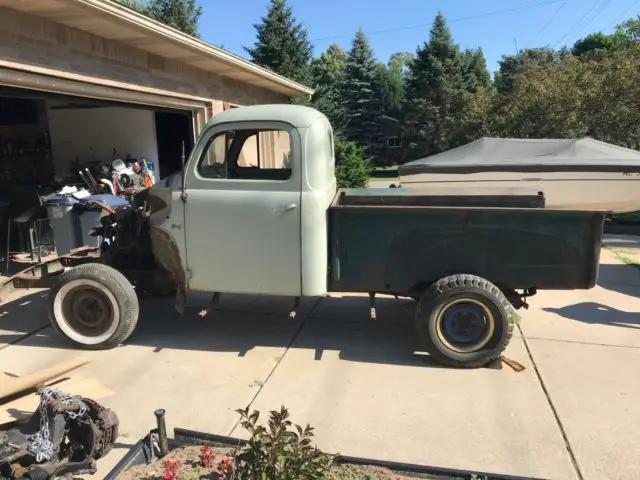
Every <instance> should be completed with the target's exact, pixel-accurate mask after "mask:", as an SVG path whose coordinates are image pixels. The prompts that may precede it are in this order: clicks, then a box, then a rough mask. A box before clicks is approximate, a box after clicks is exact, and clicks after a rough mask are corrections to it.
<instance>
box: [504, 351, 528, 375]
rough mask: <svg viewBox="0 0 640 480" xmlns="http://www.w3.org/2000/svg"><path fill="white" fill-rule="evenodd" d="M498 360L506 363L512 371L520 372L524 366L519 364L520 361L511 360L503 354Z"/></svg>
mask: <svg viewBox="0 0 640 480" xmlns="http://www.w3.org/2000/svg"><path fill="white" fill-rule="evenodd" d="M500 361H502V363H504V364H506V365H508V366H509V367H511V368H512V369H513V371H514V372H517V373H519V372H521V371H523V370H524V366H523V365H521V364H520V363H518V362H516V361H515V360H512V359H510V358H507V357H505V356H504V355H500Z"/></svg>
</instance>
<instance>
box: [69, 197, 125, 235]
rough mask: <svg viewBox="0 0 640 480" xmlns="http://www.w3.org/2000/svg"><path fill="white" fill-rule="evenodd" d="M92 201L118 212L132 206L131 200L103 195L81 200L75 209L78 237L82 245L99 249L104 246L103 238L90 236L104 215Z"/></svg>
mask: <svg viewBox="0 0 640 480" xmlns="http://www.w3.org/2000/svg"><path fill="white" fill-rule="evenodd" d="M91 200H94V201H96V200H97V201H99V202H102V203H104V204H105V205H107V206H109V207H111V208H113V209H115V210H117V209H119V208H123V207H127V206H129V205H130V203H129V200H127V199H126V198H123V197H118V196H116V195H110V194H101V195H91V196H89V197H86V198H83V199H82V200H80V201H79V202H78V203H77V204H76V205H75V207H74V210H75V211H76V214H77V218H78V236H79V238H80V242H81V245H83V246H88V247H99V246H100V245H101V244H102V237H100V236H95V237H92V236H91V235H89V231H90V230H91V229H92V228H96V227H99V226H100V215H101V213H102V211H101V209H100V207H98V206H97V205H92V204H90V203H89V202H90V201H91Z"/></svg>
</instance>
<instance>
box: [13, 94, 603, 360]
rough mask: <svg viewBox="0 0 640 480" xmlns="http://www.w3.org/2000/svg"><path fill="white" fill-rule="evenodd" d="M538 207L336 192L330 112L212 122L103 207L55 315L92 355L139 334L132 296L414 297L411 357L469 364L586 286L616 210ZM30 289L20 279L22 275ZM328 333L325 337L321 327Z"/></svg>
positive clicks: (275, 108) (492, 355)
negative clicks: (524, 319)
mask: <svg viewBox="0 0 640 480" xmlns="http://www.w3.org/2000/svg"><path fill="white" fill-rule="evenodd" d="M543 203H544V198H543V197H542V196H533V197H526V196H523V197H502V198H500V197H491V196H457V197H456V196H449V197H447V196H430V195H428V193H427V192H419V191H418V192H416V191H414V190H412V191H407V190H404V189H401V188H400V189H386V188H385V189H353V190H349V189H347V190H343V189H339V190H337V188H336V178H335V162H334V137H333V132H332V128H331V125H330V123H329V121H328V120H327V118H326V117H325V116H324V115H322V114H321V113H320V112H318V111H316V110H313V109H311V108H307V107H302V106H294V105H265V106H253V107H244V108H239V109H234V110H230V111H226V112H224V113H220V114H218V115H216V116H215V117H214V118H213V119H212V120H211V121H210V123H209V124H208V125H207V126H206V127H205V128H204V129H203V131H202V132H201V134H200V137H199V140H198V142H197V144H196V146H195V148H194V149H193V151H192V152H191V154H190V155H189V158H188V161H186V163H185V165H184V168H183V170H182V172H181V174H180V175H179V176H178V177H176V176H174V177H169V178H168V179H166V180H164V181H162V182H160V183H159V184H157V185H155V186H154V187H153V188H151V189H148V190H145V191H143V192H141V193H140V194H138V195H136V196H135V199H134V206H133V207H132V208H130V209H125V210H122V211H117V212H116V211H111V210H110V209H108V208H107V209H106V211H105V213H104V217H103V219H102V227H101V228H99V229H98V230H97V231H96V232H94V233H96V234H100V235H102V236H103V237H104V239H105V241H104V243H103V246H102V248H101V249H100V250H99V251H98V252H96V253H94V254H92V255H80V254H78V253H76V254H74V255H71V256H70V258H71V259H72V260H69V258H66V259H63V260H64V262H63V263H64V265H65V266H66V268H65V269H64V271H63V272H62V273H61V274H59V275H57V276H56V277H55V282H54V283H53V286H52V290H51V293H50V295H49V297H50V319H51V323H52V324H53V327H54V328H55V330H56V331H57V332H58V333H60V334H61V335H63V336H65V337H67V338H68V339H70V340H71V341H72V342H74V343H75V344H77V345H80V346H83V347H86V348H93V349H99V348H110V347H114V346H116V345H118V344H120V343H122V342H124V341H125V340H126V339H127V337H129V335H131V333H132V332H133V330H134V328H135V326H136V323H137V321H138V315H139V303H138V297H137V292H141V291H144V290H147V291H152V290H155V291H159V290H160V291H164V292H165V293H168V292H173V293H175V294H176V298H177V300H176V302H177V303H176V307H177V309H178V310H179V311H184V301H185V295H186V292H188V291H204V292H211V293H212V294H213V298H212V304H215V302H216V300H217V298H218V297H219V295H220V294H221V293H250V294H263V295H286V296H291V297H293V298H292V300H294V308H295V305H296V300H297V299H299V298H300V297H302V296H322V295H325V294H326V293H327V292H365V293H368V294H369V295H370V296H371V298H372V301H373V298H374V296H375V294H376V293H384V294H392V295H396V296H404V297H412V298H415V299H416V300H417V302H416V309H415V329H416V339H417V342H416V343H417V345H416V350H421V351H426V352H427V353H429V354H430V355H431V356H433V357H434V358H435V359H436V360H438V361H440V362H442V363H445V364H448V365H452V366H460V367H476V366H481V365H484V364H486V363H488V362H490V361H492V360H494V359H496V358H498V357H499V355H500V354H501V353H502V351H503V350H504V349H505V348H506V346H507V344H508V343H509V340H510V339H511V336H512V334H513V329H514V322H515V318H516V314H515V309H517V308H520V307H523V306H526V298H527V297H528V296H530V295H532V294H534V293H535V292H536V289H588V288H591V287H593V286H594V285H595V283H596V279H597V273H598V264H599V255H600V246H601V239H602V227H603V221H604V218H605V213H606V212H599V211H567V210H551V209H546V208H544V205H543ZM23 278H24V276H23ZM327 328H330V327H327Z"/></svg>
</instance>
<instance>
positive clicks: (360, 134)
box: [342, 30, 384, 164]
mask: <svg viewBox="0 0 640 480" xmlns="http://www.w3.org/2000/svg"><path fill="white" fill-rule="evenodd" d="M377 65H378V64H377V61H376V59H375V57H374V55H373V50H371V47H370V46H369V42H368V40H367V37H366V36H365V34H364V32H363V31H362V30H359V31H358V32H357V33H356V36H355V38H354V40H353V43H352V45H351V49H350V50H349V53H348V54H347V63H346V65H345V74H344V83H343V85H342V105H343V106H344V109H345V115H346V121H345V137H346V138H347V140H349V141H351V142H353V143H355V144H356V145H360V146H362V147H365V151H366V154H367V155H368V156H370V157H372V158H373V162H374V164H378V163H380V162H382V160H383V159H382V158H380V157H381V152H382V149H383V146H384V145H383V140H382V131H381V116H382V113H383V111H382V88H381V86H380V76H379V73H378V66H377Z"/></svg>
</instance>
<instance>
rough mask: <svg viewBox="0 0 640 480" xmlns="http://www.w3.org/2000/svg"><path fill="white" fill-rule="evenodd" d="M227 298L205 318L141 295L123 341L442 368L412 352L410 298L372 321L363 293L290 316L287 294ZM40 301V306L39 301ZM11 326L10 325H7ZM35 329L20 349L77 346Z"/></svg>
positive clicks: (380, 303) (387, 302) (40, 312)
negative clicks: (335, 355)
mask: <svg viewBox="0 0 640 480" xmlns="http://www.w3.org/2000/svg"><path fill="white" fill-rule="evenodd" d="M40 297H42V294H40ZM229 297H231V302H229V303H230V304H231V306H232V308H229V307H224V303H223V307H222V309H220V310H216V311H213V312H211V313H210V314H209V315H208V316H207V317H206V318H204V319H202V318H200V317H198V312H199V311H200V308H196V307H188V308H187V310H186V312H185V314H184V316H180V315H179V314H177V313H175V310H174V308H173V300H172V299H154V300H143V301H142V302H141V316H140V320H139V322H138V325H137V327H136V329H135V331H134V333H133V335H132V336H131V337H130V338H129V339H128V340H127V341H126V342H125V345H138V346H143V347H151V348H153V349H154V351H155V352H159V351H161V350H163V349H176V350H197V351H216V352H231V353H236V354H237V356H238V357H244V356H245V355H246V354H247V353H248V352H249V351H251V350H252V349H253V348H256V347H275V348H286V347H290V348H296V349H308V350H310V353H309V354H310V355H313V357H314V359H315V360H318V361H320V360H322V358H323V355H325V353H326V352H327V351H337V352H339V358H340V359H342V360H346V361H353V362H367V363H374V364H375V363H378V364H390V365H405V366H415V367H421V368H424V367H425V366H427V367H434V368H443V367H441V366H440V365H439V364H437V363H436V362H434V361H432V360H431V359H430V358H429V357H428V355H426V354H422V353H416V352H415V349H416V343H415V335H414V331H413V320H412V313H413V301H412V300H406V299H392V298H381V299H378V300H377V302H376V303H377V305H376V307H377V308H376V311H377V318H376V319H371V318H370V317H369V308H368V304H367V299H366V298H363V297H343V298H325V299H318V302H319V303H318V304H316V305H315V307H313V308H312V307H311V305H309V308H310V309H312V311H311V313H310V315H309V316H308V317H307V318H306V320H304V318H305V315H303V314H300V315H299V317H298V318H295V319H290V318H289V307H290V306H291V299H289V298H278V297H266V298H265V297H258V298H256V297H251V296H246V297H244V296H231V295H230V296H229ZM239 297H240V299H239ZM241 297H244V299H243V298H241ZM21 300H24V299H21ZM39 300H40V301H41V302H42V304H43V305H44V306H46V299H43V298H40V299H39ZM323 302H326V305H325V304H323ZM34 303H35V302H34ZM261 304H266V305H267V306H268V307H270V308H268V310H270V311H268V312H267V313H265V312H264V311H260V309H258V308H256V307H255V305H258V306H260V305H261ZM43 305H41V306H39V307H36V306H34V310H33V311H34V312H36V313H37V314H36V315H35V316H36V317H37V318H35V319H34V320H37V321H36V322H35V325H37V326H41V325H42V324H43V322H44V324H46V322H47V318H46V309H45V308H43ZM2 308H3V309H7V310H10V311H11V310H13V309H15V308H17V307H16V306H14V305H12V304H11V303H9V304H7V305H3V306H2ZM238 310H240V311H238ZM2 324H3V322H2V321H0V342H6V343H8V342H12V343H13V342H15V341H16V340H17V339H18V338H19V337H16V336H15V335H10V334H9V335H7V334H5V332H4V331H3V330H4V329H3V327H2ZM18 327H19V325H15V324H14V325H12V329H13V328H18ZM34 331H36V332H38V333H36V334H34V335H30V336H26V337H24V335H25V334H28V332H25V329H24V328H23V329H22V330H21V335H20V336H21V337H24V338H22V339H21V340H20V341H19V343H20V345H21V346H33V347H40V348H42V347H48V348H62V349H76V348H75V347H74V346H72V345H70V344H69V343H67V342H66V341H65V340H64V339H63V338H60V337H58V336H57V335H56V334H55V333H54V332H53V330H52V329H51V328H46V329H45V330H42V331H40V330H39V329H34ZM0 345H1V343H0ZM491 368H496V369H497V368H501V366H500V365H498V364H496V365H494V366H492V367H491Z"/></svg>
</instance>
